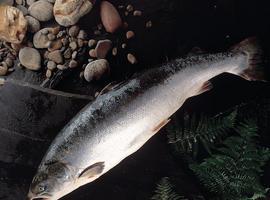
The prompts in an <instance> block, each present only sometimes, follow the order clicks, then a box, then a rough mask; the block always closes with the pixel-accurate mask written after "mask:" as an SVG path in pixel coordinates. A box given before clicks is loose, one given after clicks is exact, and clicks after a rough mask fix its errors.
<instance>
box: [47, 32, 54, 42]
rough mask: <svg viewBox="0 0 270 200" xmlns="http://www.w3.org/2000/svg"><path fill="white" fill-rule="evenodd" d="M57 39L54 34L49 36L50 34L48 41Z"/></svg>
mask: <svg viewBox="0 0 270 200" xmlns="http://www.w3.org/2000/svg"><path fill="white" fill-rule="evenodd" d="M55 38H56V36H55V35H54V34H52V33H49V34H48V39H49V40H50V41H53V40H55Z"/></svg>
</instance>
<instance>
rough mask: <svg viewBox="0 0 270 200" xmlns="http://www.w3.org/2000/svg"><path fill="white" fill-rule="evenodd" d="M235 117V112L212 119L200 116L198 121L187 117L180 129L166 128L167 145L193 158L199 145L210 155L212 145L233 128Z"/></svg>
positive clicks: (175, 127) (193, 117)
mask: <svg viewBox="0 0 270 200" xmlns="http://www.w3.org/2000/svg"><path fill="white" fill-rule="evenodd" d="M236 115H237V110H234V111H233V112H231V113H229V114H225V115H218V116H216V117H214V118H209V117H204V116H202V117H200V119H199V120H198V119H196V117H195V116H192V117H189V116H188V117H187V118H185V120H184V124H183V126H182V127H177V126H174V127H170V128H168V139H169V143H171V144H173V146H174V148H175V150H176V151H178V152H185V153H188V154H192V155H193V157H196V155H197V154H198V149H199V147H198V146H199V144H202V145H203V147H204V148H205V150H206V151H207V152H208V153H209V154H211V147H212V146H213V144H214V143H215V142H217V141H218V140H221V139H222V138H223V137H224V136H225V135H226V134H227V133H228V130H230V129H232V128H233V127H234V124H235V121H236Z"/></svg>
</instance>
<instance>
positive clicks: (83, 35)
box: [77, 30, 87, 40]
mask: <svg viewBox="0 0 270 200" xmlns="http://www.w3.org/2000/svg"><path fill="white" fill-rule="evenodd" d="M77 38H78V39H82V40H85V39H86V38H87V33H86V32H85V31H84V30H80V32H79V34H78V36H77Z"/></svg>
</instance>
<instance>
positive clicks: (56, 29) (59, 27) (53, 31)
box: [50, 26, 61, 35]
mask: <svg viewBox="0 0 270 200" xmlns="http://www.w3.org/2000/svg"><path fill="white" fill-rule="evenodd" d="M60 30H61V26H56V27H52V28H51V30H50V33H51V34H54V35H57V34H58V33H59V32H60Z"/></svg>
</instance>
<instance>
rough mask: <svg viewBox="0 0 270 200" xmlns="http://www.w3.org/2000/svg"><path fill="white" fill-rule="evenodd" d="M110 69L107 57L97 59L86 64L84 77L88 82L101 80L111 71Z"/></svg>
mask: <svg viewBox="0 0 270 200" xmlns="http://www.w3.org/2000/svg"><path fill="white" fill-rule="evenodd" d="M109 71H110V67H109V62H108V61H107V60H106V59H99V60H95V61H93V62H90V63H89V64H88V65H87V66H86V68H85V70H84V78H85V80H86V81H88V82H90V81H92V80H99V79H100V78H101V77H102V76H103V75H104V74H106V73H109Z"/></svg>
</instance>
